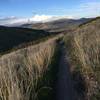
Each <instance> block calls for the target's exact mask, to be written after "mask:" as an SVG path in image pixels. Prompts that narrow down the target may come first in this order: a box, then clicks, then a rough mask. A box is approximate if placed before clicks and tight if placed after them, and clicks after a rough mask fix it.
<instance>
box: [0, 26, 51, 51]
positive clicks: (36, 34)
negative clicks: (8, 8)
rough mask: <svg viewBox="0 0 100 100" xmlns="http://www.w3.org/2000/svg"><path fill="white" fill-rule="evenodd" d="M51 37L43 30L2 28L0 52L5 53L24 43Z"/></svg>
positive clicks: (0, 32)
mask: <svg viewBox="0 0 100 100" xmlns="http://www.w3.org/2000/svg"><path fill="white" fill-rule="evenodd" d="M49 35H50V33H49V32H46V31H43V30H32V29H25V28H11V27H2V26H0V52H2V51H3V52H4V51H6V50H9V49H11V48H13V47H16V46H18V45H20V44H23V43H24V44H25V43H27V42H31V41H36V40H39V39H42V38H43V37H46V36H49Z"/></svg>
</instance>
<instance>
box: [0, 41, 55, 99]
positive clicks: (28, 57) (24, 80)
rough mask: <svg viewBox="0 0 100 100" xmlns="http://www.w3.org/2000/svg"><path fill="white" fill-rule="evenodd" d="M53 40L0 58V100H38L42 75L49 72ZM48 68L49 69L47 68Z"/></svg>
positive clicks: (53, 50) (53, 46) (53, 45)
mask: <svg viewBox="0 0 100 100" xmlns="http://www.w3.org/2000/svg"><path fill="white" fill-rule="evenodd" d="M55 47H56V42H55V40H54V39H51V40H48V41H47V42H45V43H40V44H38V45H34V46H29V47H27V48H24V49H20V50H17V51H15V52H12V53H9V54H6V55H4V56H2V57H1V58H0V100H38V93H39V91H40V90H41V88H48V89H51V87H46V86H45V84H44V86H43V87H39V84H41V82H42V78H43V75H44V73H46V72H47V71H49V70H50V68H49V67H50V66H49V65H50V63H51V58H52V57H53V55H54V52H55ZM48 66H49V67H48Z"/></svg>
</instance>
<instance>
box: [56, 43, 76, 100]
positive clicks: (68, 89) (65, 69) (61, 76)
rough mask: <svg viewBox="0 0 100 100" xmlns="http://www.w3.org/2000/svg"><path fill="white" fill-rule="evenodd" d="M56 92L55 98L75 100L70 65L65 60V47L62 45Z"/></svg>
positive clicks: (58, 99)
mask: <svg viewBox="0 0 100 100" xmlns="http://www.w3.org/2000/svg"><path fill="white" fill-rule="evenodd" d="M56 93H57V95H56V99H57V100H77V99H76V98H75V93H74V89H73V82H72V80H71V73H70V65H69V63H68V62H67V59H66V52H65V48H64V46H62V45H61V58H60V62H59V69H58V80H57V91H56Z"/></svg>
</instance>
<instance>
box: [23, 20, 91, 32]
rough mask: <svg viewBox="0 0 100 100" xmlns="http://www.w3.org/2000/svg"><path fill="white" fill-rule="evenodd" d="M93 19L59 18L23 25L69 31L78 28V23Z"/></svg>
mask: <svg viewBox="0 0 100 100" xmlns="http://www.w3.org/2000/svg"><path fill="white" fill-rule="evenodd" d="M89 20H91V19H88V18H82V19H77V20H75V19H59V20H55V21H51V22H45V23H36V24H24V25H22V27H24V28H32V29H43V30H47V31H50V32H62V31H69V30H71V29H73V28H76V27H77V26H78V25H80V24H82V23H85V22H87V21H89Z"/></svg>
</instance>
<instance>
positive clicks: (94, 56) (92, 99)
mask: <svg viewBox="0 0 100 100" xmlns="http://www.w3.org/2000/svg"><path fill="white" fill-rule="evenodd" d="M99 22H100V19H98V20H97V21H96V20H94V21H93V22H91V23H89V24H86V25H84V26H83V27H81V28H80V27H79V29H77V30H76V31H75V32H74V33H73V34H71V35H70V36H69V37H68V36H66V39H65V40H67V51H68V53H69V59H70V61H71V62H72V63H73V65H74V66H75V67H74V68H75V69H74V70H73V71H74V72H75V71H76V70H78V71H79V72H78V73H80V74H81V75H82V77H83V79H84V81H85V84H84V85H85V88H86V90H85V91H84V92H85V93H84V95H85V98H86V97H87V99H88V100H99V99H100V87H99V85H100V29H99V28H100V23H99ZM68 38H69V39H68ZM68 44H69V45H68ZM74 77H75V76H74ZM77 81H79V80H77ZM81 88H82V87H81Z"/></svg>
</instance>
